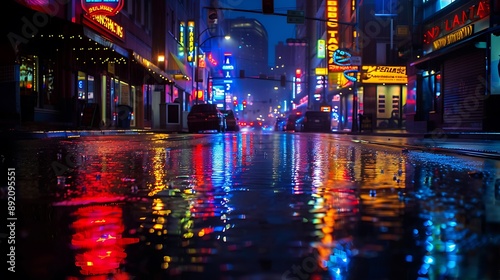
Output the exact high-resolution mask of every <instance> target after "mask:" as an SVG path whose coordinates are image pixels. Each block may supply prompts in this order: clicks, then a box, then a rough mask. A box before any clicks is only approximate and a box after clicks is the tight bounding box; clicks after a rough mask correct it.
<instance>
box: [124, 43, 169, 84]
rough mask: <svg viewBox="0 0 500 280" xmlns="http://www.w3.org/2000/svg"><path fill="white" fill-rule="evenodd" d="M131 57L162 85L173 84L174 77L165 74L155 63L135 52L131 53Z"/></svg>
mask: <svg viewBox="0 0 500 280" xmlns="http://www.w3.org/2000/svg"><path fill="white" fill-rule="evenodd" d="M131 55H132V58H133V59H134V61H136V62H137V63H139V64H140V65H142V66H143V67H145V68H146V69H147V70H148V71H149V74H150V75H151V76H152V77H154V78H155V80H156V81H157V82H158V83H161V84H171V83H173V79H172V77H171V76H170V75H169V74H167V73H165V72H164V71H163V70H161V69H160V67H158V66H156V65H155V64H154V63H152V62H151V61H149V60H147V59H146V58H144V57H142V56H141V55H140V54H138V53H136V52H135V51H131Z"/></svg>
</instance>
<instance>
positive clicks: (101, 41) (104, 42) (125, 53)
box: [83, 26, 129, 58]
mask: <svg viewBox="0 0 500 280" xmlns="http://www.w3.org/2000/svg"><path fill="white" fill-rule="evenodd" d="M83 34H84V35H85V36H86V37H87V38H89V39H91V40H93V41H95V42H97V43H99V44H101V45H103V46H104V47H108V48H110V49H112V50H114V51H115V52H117V53H118V54H120V55H121V56H123V57H125V58H129V52H128V51H127V50H126V49H124V48H122V47H120V46H118V45H117V44H115V43H113V42H111V41H109V40H108V39H106V38H104V37H102V36H101V35H99V34H97V33H95V32H94V31H92V30H91V29H89V28H87V27H85V26H84V27H83Z"/></svg>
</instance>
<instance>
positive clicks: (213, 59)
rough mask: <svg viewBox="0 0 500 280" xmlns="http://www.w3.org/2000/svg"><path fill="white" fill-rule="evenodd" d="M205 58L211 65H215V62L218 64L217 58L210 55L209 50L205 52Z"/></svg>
mask: <svg viewBox="0 0 500 280" xmlns="http://www.w3.org/2000/svg"><path fill="white" fill-rule="evenodd" d="M207 59H208V61H209V62H210V64H212V65H213V66H217V64H218V63H217V60H216V59H215V58H214V56H213V55H212V53H211V52H209V53H208V54H207Z"/></svg>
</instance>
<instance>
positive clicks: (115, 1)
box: [82, 0, 124, 16]
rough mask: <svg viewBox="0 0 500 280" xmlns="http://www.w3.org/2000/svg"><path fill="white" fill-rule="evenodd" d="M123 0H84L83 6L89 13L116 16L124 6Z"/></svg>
mask: <svg viewBox="0 0 500 280" xmlns="http://www.w3.org/2000/svg"><path fill="white" fill-rule="evenodd" d="M123 3H124V1H123V0H82V8H83V10H84V11H85V12H87V14H89V15H104V16H114V15H116V14H118V13H119V12H120V11H121V9H122V8H123Z"/></svg>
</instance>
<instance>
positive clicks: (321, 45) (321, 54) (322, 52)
mask: <svg viewBox="0 0 500 280" xmlns="http://www.w3.org/2000/svg"><path fill="white" fill-rule="evenodd" d="M325 57H326V41H325V40H318V58H325Z"/></svg>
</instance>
